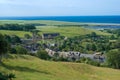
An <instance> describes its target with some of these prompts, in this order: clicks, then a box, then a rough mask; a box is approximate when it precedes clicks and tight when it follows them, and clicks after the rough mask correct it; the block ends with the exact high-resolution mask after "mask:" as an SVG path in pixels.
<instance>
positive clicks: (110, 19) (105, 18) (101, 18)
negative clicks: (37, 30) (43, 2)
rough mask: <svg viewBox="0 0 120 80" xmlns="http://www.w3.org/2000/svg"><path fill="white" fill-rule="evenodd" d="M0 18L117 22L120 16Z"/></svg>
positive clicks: (6, 18)
mask: <svg viewBox="0 0 120 80" xmlns="http://www.w3.org/2000/svg"><path fill="white" fill-rule="evenodd" d="M0 20H55V21H68V22H83V23H117V24H120V16H43V17H42V16H36V17H0Z"/></svg>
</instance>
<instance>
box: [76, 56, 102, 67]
mask: <svg viewBox="0 0 120 80" xmlns="http://www.w3.org/2000/svg"><path fill="white" fill-rule="evenodd" d="M76 62H78V63H86V64H90V65H93V66H100V63H99V62H97V61H93V60H92V59H90V58H85V57H82V58H81V59H80V60H78V61H76Z"/></svg>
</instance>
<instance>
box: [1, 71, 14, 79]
mask: <svg viewBox="0 0 120 80" xmlns="http://www.w3.org/2000/svg"><path fill="white" fill-rule="evenodd" d="M13 78H15V74H13V73H9V74H3V73H1V72H0V80H12V79H13Z"/></svg>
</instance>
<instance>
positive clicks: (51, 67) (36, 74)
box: [0, 55, 120, 80]
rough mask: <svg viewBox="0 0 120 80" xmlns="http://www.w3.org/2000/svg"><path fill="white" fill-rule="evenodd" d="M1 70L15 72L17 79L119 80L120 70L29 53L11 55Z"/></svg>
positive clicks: (0, 67)
mask: <svg viewBox="0 0 120 80" xmlns="http://www.w3.org/2000/svg"><path fill="white" fill-rule="evenodd" d="M0 71H4V72H12V73H15V75H16V79H15V80H119V79H120V71H119V70H114V69H109V68H101V67H94V66H90V65H87V64H82V63H69V62H52V61H44V60H41V59H38V58H36V57H33V56H29V55H10V57H9V58H8V59H4V60H3V63H2V64H1V63H0Z"/></svg>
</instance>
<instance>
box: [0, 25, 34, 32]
mask: <svg viewBox="0 0 120 80" xmlns="http://www.w3.org/2000/svg"><path fill="white" fill-rule="evenodd" d="M32 29H36V27H35V26H34V25H31V24H2V25H0V30H15V31H29V30H32Z"/></svg>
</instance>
